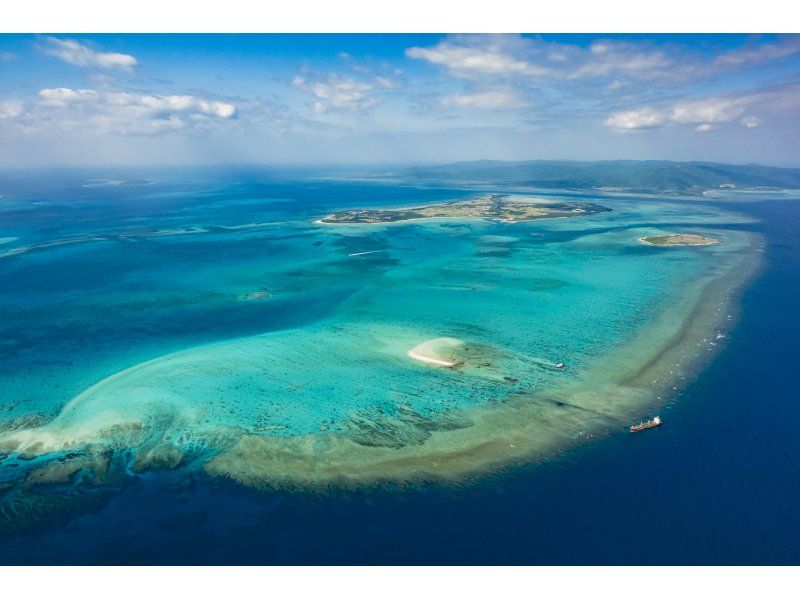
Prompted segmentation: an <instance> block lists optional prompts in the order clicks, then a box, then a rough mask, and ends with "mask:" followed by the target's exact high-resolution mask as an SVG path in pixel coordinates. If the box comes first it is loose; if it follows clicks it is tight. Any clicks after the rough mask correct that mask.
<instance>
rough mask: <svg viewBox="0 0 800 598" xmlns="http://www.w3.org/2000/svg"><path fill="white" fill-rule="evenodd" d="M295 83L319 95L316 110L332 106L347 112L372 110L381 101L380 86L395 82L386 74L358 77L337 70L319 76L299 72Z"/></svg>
mask: <svg viewBox="0 0 800 598" xmlns="http://www.w3.org/2000/svg"><path fill="white" fill-rule="evenodd" d="M292 85H293V86H294V87H295V88H297V89H300V90H302V91H304V92H306V93H308V94H310V95H312V96H313V97H314V98H316V101H315V102H314V112H316V113H317V114H323V113H325V112H328V111H331V110H337V111H345V112H356V111H365V110H369V109H370V108H372V107H374V106H377V105H378V104H380V102H381V98H380V91H381V90H386V89H392V88H394V87H395V86H396V85H395V83H394V82H393V81H391V80H389V79H387V78H385V77H375V78H374V79H370V80H357V79H354V78H352V77H343V76H340V75H337V74H331V75H328V76H327V77H326V78H322V79H318V80H309V79H306V78H305V77H300V76H297V77H295V78H294V79H293V80H292Z"/></svg>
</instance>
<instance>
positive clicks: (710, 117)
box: [604, 86, 795, 132]
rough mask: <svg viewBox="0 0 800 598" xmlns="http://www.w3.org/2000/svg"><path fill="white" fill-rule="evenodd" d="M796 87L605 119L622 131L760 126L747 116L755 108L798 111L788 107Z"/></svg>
mask: <svg viewBox="0 0 800 598" xmlns="http://www.w3.org/2000/svg"><path fill="white" fill-rule="evenodd" d="M794 93H795V90H794V89H793V87H792V86H788V87H785V88H781V89H772V90H766V91H758V92H754V93H749V94H743V95H740V96H715V97H709V98H703V99H698V100H683V101H680V102H677V103H675V104H673V105H672V106H663V107H660V108H654V107H650V106H648V107H645V108H638V109H635V110H626V111H621V112H616V113H614V114H612V115H611V116H609V117H608V118H607V119H606V120H605V123H604V124H605V125H606V126H607V127H611V128H613V129H618V130H622V131H627V130H633V129H647V128H655V127H661V126H664V125H668V124H678V125H696V127H695V130H696V131H700V132H704V131H710V130H712V128H713V127H712V125H715V124H722V123H730V122H733V121H735V120H737V119H739V118H740V117H741V120H740V122H741V124H742V125H744V126H745V127H748V128H753V127H757V126H758V125H759V124H760V123H761V120H760V119H759V118H758V117H756V116H752V115H745V113H746V112H747V111H748V110H750V109H751V108H753V107H754V106H758V107H762V108H765V107H771V109H773V110H774V109H786V108H789V109H791V108H795V106H792V105H791V103H788V104H787V100H786V98H787V97H792V96H793V95H794Z"/></svg>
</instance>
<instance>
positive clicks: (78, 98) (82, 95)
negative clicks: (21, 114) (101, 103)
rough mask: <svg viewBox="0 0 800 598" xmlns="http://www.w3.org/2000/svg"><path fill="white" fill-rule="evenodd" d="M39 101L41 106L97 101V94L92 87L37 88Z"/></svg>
mask: <svg viewBox="0 0 800 598" xmlns="http://www.w3.org/2000/svg"><path fill="white" fill-rule="evenodd" d="M39 97H40V98H41V101H40V103H41V104H42V105H43V106H66V105H68V104H80V103H82V102H95V101H97V98H98V94H97V92H96V91H95V90H94V89H71V88H69V87H56V88H53V89H41V90H39Z"/></svg>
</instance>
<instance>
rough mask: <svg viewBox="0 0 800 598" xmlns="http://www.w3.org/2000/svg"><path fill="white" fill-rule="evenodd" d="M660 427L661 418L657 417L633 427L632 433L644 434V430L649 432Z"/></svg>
mask: <svg viewBox="0 0 800 598" xmlns="http://www.w3.org/2000/svg"><path fill="white" fill-rule="evenodd" d="M660 425H661V418H660V417H658V416H657V415H656V416H655V417H654V418H653V419H648V420H647V421H643V422H641V423H638V424H636V425H633V426H631V432H643V431H644V430H649V429H650V428H657V427H658V426H660Z"/></svg>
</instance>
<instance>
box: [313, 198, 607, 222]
mask: <svg viewBox="0 0 800 598" xmlns="http://www.w3.org/2000/svg"><path fill="white" fill-rule="evenodd" d="M610 211H611V209H610V208H606V207H604V206H601V205H598V204H594V203H585V202H548V201H543V200H540V199H534V198H523V197H514V198H511V196H509V195H501V194H493V195H489V196H488V197H481V198H478V199H469V200H466V201H453V202H447V203H439V204H432V205H427V206H418V207H411V208H399V209H387V210H377V209H362V210H344V211H342V212H335V213H333V214H329V215H328V216H325V217H324V218H322V219H321V220H320V222H324V223H327V224H377V223H387V222H400V221H403V220H422V219H426V218H487V219H492V220H498V221H501V222H523V221H527V220H541V219H544V218H567V217H571V216H586V215H589V214H597V213H600V212H610Z"/></svg>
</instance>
